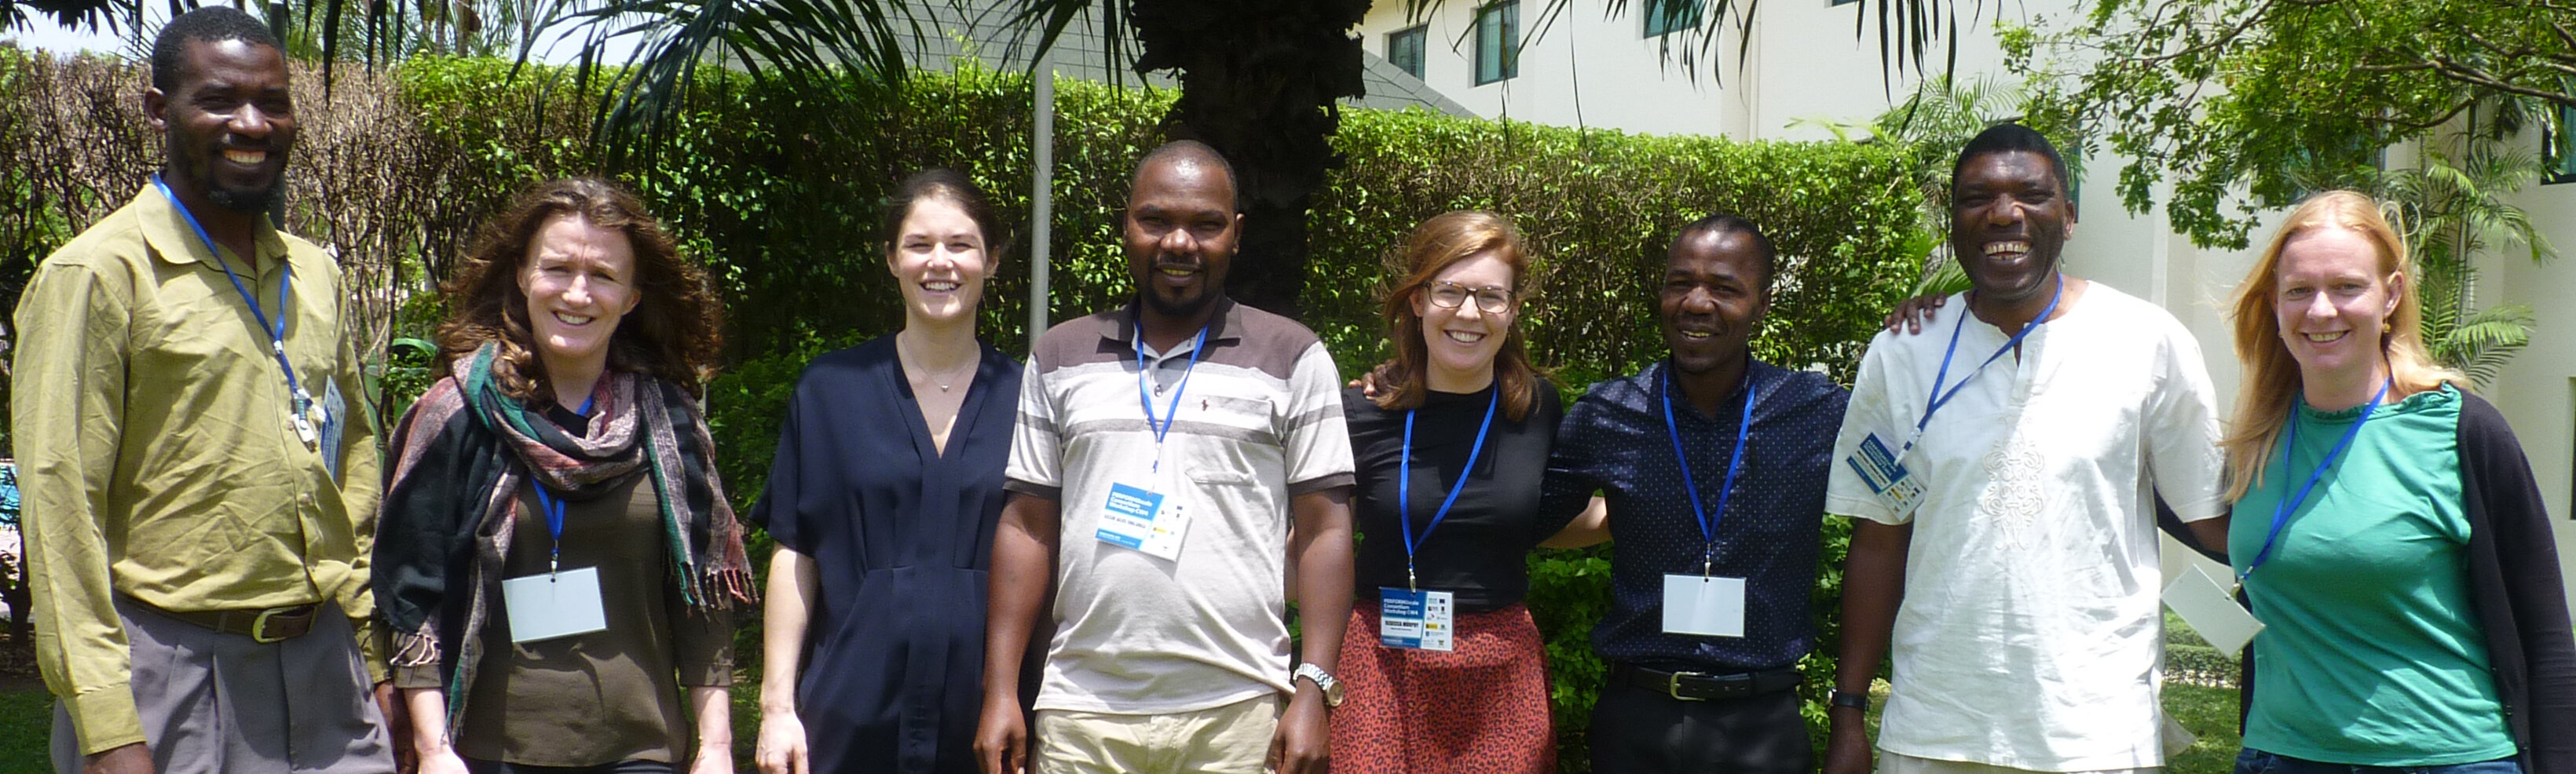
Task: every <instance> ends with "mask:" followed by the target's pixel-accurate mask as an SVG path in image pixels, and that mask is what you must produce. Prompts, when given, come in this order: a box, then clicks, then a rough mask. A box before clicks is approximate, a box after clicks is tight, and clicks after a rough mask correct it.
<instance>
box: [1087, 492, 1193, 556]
mask: <svg viewBox="0 0 2576 774" xmlns="http://www.w3.org/2000/svg"><path fill="white" fill-rule="evenodd" d="M1183 511H1184V509H1183V508H1182V507H1181V505H1180V504H1179V503H1174V502H1168V501H1167V498H1165V497H1164V495H1163V494H1161V493H1159V492H1154V491H1151V490H1147V489H1144V488H1140V487H1134V486H1128V485H1126V484H1118V483H1112V484H1110V485H1109V501H1108V502H1107V503H1104V504H1102V506H1101V509H1100V529H1098V530H1096V531H1094V532H1093V533H1092V534H1093V535H1094V536H1096V537H1098V538H1100V542H1103V543H1108V544H1110V545H1114V546H1120V547H1124V548H1132V549H1135V550H1138V551H1143V552H1145V553H1146V554H1148V555H1151V556H1153V557H1155V558H1158V559H1162V560H1164V561H1180V558H1181V535H1182V534H1183V533H1185V532H1187V531H1189V527H1190V523H1189V518H1188V516H1187V514H1185V513H1184V512H1183Z"/></svg>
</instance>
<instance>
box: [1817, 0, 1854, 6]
mask: <svg viewBox="0 0 2576 774" xmlns="http://www.w3.org/2000/svg"><path fill="white" fill-rule="evenodd" d="M1857 2H1860V0H1825V5H1827V6H1836V5H1851V4H1853V3H1857Z"/></svg>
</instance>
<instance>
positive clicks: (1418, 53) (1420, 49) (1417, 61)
mask: <svg viewBox="0 0 2576 774" xmlns="http://www.w3.org/2000/svg"><path fill="white" fill-rule="evenodd" d="M1406 39H1411V40H1412V42H1413V66H1412V67H1406V66H1404V62H1403V61H1402V60H1399V59H1396V57H1395V50H1396V49H1395V46H1396V42H1397V41H1401V40H1406ZM1430 43H1431V25H1430V24H1428V23H1425V24H1416V25H1413V26H1411V27H1406V28H1404V29H1400V30H1396V31H1394V32H1389V33H1387V34H1386V63H1387V64H1391V65H1395V69H1398V70H1402V71H1404V73H1405V74H1406V75H1411V76H1413V78H1414V79H1415V80H1422V79H1423V77H1424V75H1423V74H1424V73H1425V72H1427V71H1428V68H1429V67H1430V62H1429V59H1430V52H1431V46H1430Z"/></svg>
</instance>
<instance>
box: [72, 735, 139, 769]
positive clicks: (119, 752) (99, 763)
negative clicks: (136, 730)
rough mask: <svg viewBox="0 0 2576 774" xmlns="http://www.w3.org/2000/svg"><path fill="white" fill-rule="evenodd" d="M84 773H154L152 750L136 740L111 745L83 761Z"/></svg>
mask: <svg viewBox="0 0 2576 774" xmlns="http://www.w3.org/2000/svg"><path fill="white" fill-rule="evenodd" d="M81 772H82V774H152V750H150V749H149V748H146V747H144V746H143V743H142V742H135V743H133V744H129V745H126V746H123V747H110V748H108V749H106V750H104V751H101V752H99V753H97V754H94V755H91V756H89V757H88V759H87V760H84V761H82V763H81Z"/></svg>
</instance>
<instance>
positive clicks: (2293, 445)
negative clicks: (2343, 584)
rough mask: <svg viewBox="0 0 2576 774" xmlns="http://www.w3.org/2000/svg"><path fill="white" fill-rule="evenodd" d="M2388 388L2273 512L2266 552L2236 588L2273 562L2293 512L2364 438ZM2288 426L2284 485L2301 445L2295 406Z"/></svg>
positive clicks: (2283, 457)
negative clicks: (2337, 460)
mask: <svg viewBox="0 0 2576 774" xmlns="http://www.w3.org/2000/svg"><path fill="white" fill-rule="evenodd" d="M2388 387H2389V382H2380V383H2379V394H2377V395H2372V396H2370V402H2369V403H2364V404H2361V416H2360V417H2358V418H2356V419H2354V420H2352V429H2349V430H2345V431H2343V440H2340V441H2336V442H2335V445H2334V448H2332V449H2328V450H2326V456H2325V459H2321V460H2317V468H2316V470H2313V471H2309V472H2308V483H2307V484H2305V485H2302V486H2300V487H2299V493H2298V494H2297V495H2294V496H2291V497H2286V498H2283V499H2282V500H2281V504H2280V505H2277V506H2274V507H2273V508H2272V531H2271V533H2270V534H2267V535H2264V536H2263V550H2261V551H2256V552H2254V561H2252V562H2249V563H2247V564H2246V565H2245V571H2244V572H2240V573H2237V574H2236V584H2237V585H2239V586H2242V585H2244V584H2245V576H2248V575H2252V574H2254V568H2256V567H2261V566H2263V562H2264V561H2265V560H2268V559H2271V558H2272V543H2273V541H2276V540H2280V539H2281V527H2282V526H2283V525H2286V524H2289V523H2290V512H2291V511H2296V510H2298V509H2299V505H2300V504H2301V503H2305V502H2307V501H2308V493H2310V492H2314V491H2316V488H2317V481H2318V480H2319V479H2322V478H2325V475H2326V469H2327V468H2331V467H2334V463H2335V458H2337V457H2341V456H2343V452H2344V450H2345V449H2348V448H2351V447H2352V439H2353V438H2355V437H2358V436H2360V435H2361V426H2362V424H2363V423H2365V422H2369V421H2370V412H2372V411H2377V410H2378V409H2379V400H2380V399H2381V398H2386V397H2388ZM2294 400H2295V399H2294ZM2288 424H2289V434H2288V435H2289V437H2288V438H2285V439H2283V440H2282V441H2281V476H2282V477H2281V483H2283V484H2288V483H2290V479H2289V473H2290V452H2292V451H2296V450H2297V449H2298V445H2299V417H2298V409H2297V406H2295V405H2294V406H2292V407H2291V413H2290V421H2289V423H2288Z"/></svg>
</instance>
